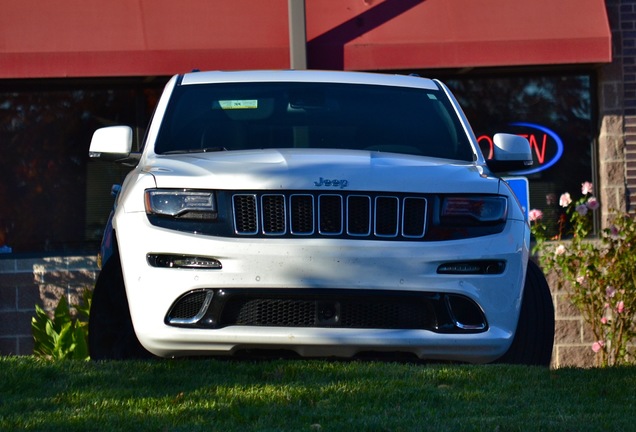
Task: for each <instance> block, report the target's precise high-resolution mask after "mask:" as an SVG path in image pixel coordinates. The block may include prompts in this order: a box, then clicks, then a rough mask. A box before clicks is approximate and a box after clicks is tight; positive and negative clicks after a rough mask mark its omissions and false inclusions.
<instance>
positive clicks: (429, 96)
mask: <svg viewBox="0 0 636 432" xmlns="http://www.w3.org/2000/svg"><path fill="white" fill-rule="evenodd" d="M428 98H429V99H432V100H437V96H435V95H434V94H431V93H429V94H428Z"/></svg>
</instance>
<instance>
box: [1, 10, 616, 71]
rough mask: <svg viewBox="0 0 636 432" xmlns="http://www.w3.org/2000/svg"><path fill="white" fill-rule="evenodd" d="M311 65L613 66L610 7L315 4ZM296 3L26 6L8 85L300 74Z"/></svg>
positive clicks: (12, 32) (13, 37)
mask: <svg viewBox="0 0 636 432" xmlns="http://www.w3.org/2000/svg"><path fill="white" fill-rule="evenodd" d="M306 14H307V39H308V45H307V47H308V65H309V67H311V68H322V69H348V70H391V69H424V68H463V67H485V66H522V65H551V64H579V63H607V62H610V61H611V36H610V30H609V25H608V21H607V13H606V10H605V3H604V1H603V0H559V1H554V0H533V1H528V0H525V1H522V0H484V1H481V2H477V1H475V0H452V1H449V0H384V1H382V0H339V1H337V2H334V1H330V0H306ZM288 28H289V27H288V13H287V0H270V1H256V0H215V1H209V0H181V1H178V2H177V1H174V0H119V1H115V2H104V1H102V0H58V1H55V2H43V1H41V0H21V1H19V2H6V4H5V5H3V10H2V13H1V14H0V78H35V77H71V76H72V77H90V76H144V75H171V74H173V73H176V72H182V71H187V70H190V69H193V68H198V69H226V70H227V69H257V68H258V69H260V68H274V69H279V68H288V67H289V30H288Z"/></svg>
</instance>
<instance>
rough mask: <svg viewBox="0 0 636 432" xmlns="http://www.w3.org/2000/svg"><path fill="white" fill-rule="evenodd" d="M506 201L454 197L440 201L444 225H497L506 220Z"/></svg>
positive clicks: (490, 197) (496, 197)
mask: <svg viewBox="0 0 636 432" xmlns="http://www.w3.org/2000/svg"><path fill="white" fill-rule="evenodd" d="M506 211H507V200H506V198H504V197H499V196H478V195H476V196H454V197H445V198H444V200H443V201H442V208H441V222H442V223H444V224H453V225H454V224H470V225H474V224H483V223H498V222H502V221H504V220H505V219H506Z"/></svg>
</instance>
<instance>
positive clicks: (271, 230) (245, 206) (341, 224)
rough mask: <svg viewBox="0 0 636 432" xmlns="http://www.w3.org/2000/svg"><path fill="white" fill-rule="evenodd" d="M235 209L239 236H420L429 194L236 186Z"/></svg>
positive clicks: (423, 232)
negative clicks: (275, 190)
mask: <svg viewBox="0 0 636 432" xmlns="http://www.w3.org/2000/svg"><path fill="white" fill-rule="evenodd" d="M404 195H406V194H404ZM232 212H233V214H232V218H233V222H234V232H235V233H236V234H238V235H241V236H255V235H262V236H273V235H275V236H340V237H349V238H361V239H363V238H369V239H372V238H382V239H398V240H399V239H421V238H423V237H424V236H425V234H426V218H427V200H426V198H425V197H424V196H403V195H397V194H396V195H385V194H373V193H369V194H360V193H346V192H343V193H317V192H301V193H289V192H282V193H259V192H249V193H248V192H245V193H236V192H234V193H233V195H232Z"/></svg>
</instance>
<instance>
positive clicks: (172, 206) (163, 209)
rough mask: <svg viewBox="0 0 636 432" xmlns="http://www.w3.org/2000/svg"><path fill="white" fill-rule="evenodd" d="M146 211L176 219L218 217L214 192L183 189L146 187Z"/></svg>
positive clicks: (212, 218) (213, 218) (210, 218)
mask: <svg viewBox="0 0 636 432" xmlns="http://www.w3.org/2000/svg"><path fill="white" fill-rule="evenodd" d="M145 205H146V213H148V214H152V215H158V216H168V217H173V218H178V219H197V220H201V219H203V220H215V219H216V218H217V217H218V211H217V207H216V198H215V195H214V192H210V191H194V190H185V189H148V190H146V196H145Z"/></svg>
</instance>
